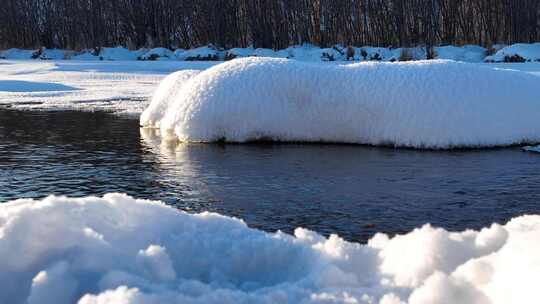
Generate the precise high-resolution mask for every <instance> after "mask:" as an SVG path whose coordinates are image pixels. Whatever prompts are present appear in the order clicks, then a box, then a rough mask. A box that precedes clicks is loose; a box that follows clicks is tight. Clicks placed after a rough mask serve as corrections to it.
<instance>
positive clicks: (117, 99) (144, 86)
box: [0, 60, 215, 117]
mask: <svg viewBox="0 0 540 304" xmlns="http://www.w3.org/2000/svg"><path fill="white" fill-rule="evenodd" d="M213 65H215V63H211V62H142V61H131V62H130V61H114V62H113V61H95V62H94V61H76V60H71V61H35V60H32V61H30V60H17V61H11V60H6V61H0V106H3V107H12V108H16V109H38V110H80V111H109V112H114V113H121V114H128V115H132V116H134V117H136V116H138V115H139V114H140V113H141V112H142V111H143V110H144V109H145V107H146V106H147V105H148V103H149V102H148V100H149V98H150V97H151V96H152V94H153V93H154V91H155V89H156V87H157V85H158V84H159V82H160V81H161V80H162V79H163V78H164V77H165V76H166V75H168V74H170V73H172V72H174V71H178V70H187V71H198V70H204V69H206V68H208V67H210V66H213Z"/></svg>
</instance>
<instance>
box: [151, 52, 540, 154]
mask: <svg viewBox="0 0 540 304" xmlns="http://www.w3.org/2000/svg"><path fill="white" fill-rule="evenodd" d="M539 86H540V78H538V77H537V76H535V75H532V74H528V73H524V72H519V71H512V70H498V69H493V68H489V67H486V66H480V65H476V64H467V63H458V62H453V61H413V62H407V63H374V62H369V63H356V64H349V65H337V64H333V65H326V64H313V63H303V62H299V61H293V60H286V59H270V58H245V59H239V60H234V61H231V62H227V63H223V64H220V65H217V66H215V67H212V68H210V69H208V70H206V71H204V72H201V73H200V74H197V75H196V76H195V77H193V78H192V79H190V80H188V81H185V79H184V78H182V79H181V80H180V81H179V82H178V84H177V85H175V86H174V88H173V90H175V92H172V93H171V92H167V93H164V92H160V90H158V92H157V93H156V98H154V99H153V101H152V104H154V105H151V106H150V108H149V111H150V109H157V108H159V109H160V111H152V113H151V114H149V113H145V114H143V115H142V116H141V125H142V126H146V127H158V126H159V127H160V128H161V129H162V131H164V132H162V133H163V134H172V133H174V134H175V135H176V136H177V137H178V139H179V140H181V141H186V142H200V141H202V142H211V141H220V140H225V141H230V142H245V141H251V140H260V139H265V140H268V139H270V140H275V141H302V142H319V141H323V142H340V143H360V144H374V145H393V146H405V147H416V148H452V147H486V146H500V145H510V144H519V143H524V142H540V120H539V119H538V117H539V115H540V95H539V94H538V87H539ZM164 88H165V87H164ZM165 89H166V88H165ZM171 99H172V100H171ZM160 104H166V105H167V106H166V107H164V106H160Z"/></svg>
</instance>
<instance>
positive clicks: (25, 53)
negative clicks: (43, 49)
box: [0, 49, 38, 59]
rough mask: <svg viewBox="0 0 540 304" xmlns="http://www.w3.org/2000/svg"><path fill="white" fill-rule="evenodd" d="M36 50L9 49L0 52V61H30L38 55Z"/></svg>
mask: <svg viewBox="0 0 540 304" xmlns="http://www.w3.org/2000/svg"><path fill="white" fill-rule="evenodd" d="M37 54H38V50H21V49H9V50H4V51H0V59H32V58H36V57H37V56H38V55H37Z"/></svg>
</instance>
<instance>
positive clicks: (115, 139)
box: [0, 110, 540, 241]
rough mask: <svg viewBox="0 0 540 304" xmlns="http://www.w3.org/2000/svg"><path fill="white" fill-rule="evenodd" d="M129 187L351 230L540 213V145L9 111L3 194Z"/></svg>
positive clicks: (2, 145) (142, 193)
mask: <svg viewBox="0 0 540 304" xmlns="http://www.w3.org/2000/svg"><path fill="white" fill-rule="evenodd" d="M108 192H125V193H128V194H130V195H132V196H135V197H137V198H148V199H156V200H163V201H165V202H166V203H168V204H170V205H173V206H176V207H178V208H180V209H183V210H188V211H191V212H198V211H204V210H209V211H216V212H219V213H222V214H225V215H229V216H236V217H239V218H242V219H244V220H245V221H246V222H247V223H248V224H249V225H250V226H251V227H256V228H260V229H264V230H267V231H275V230H277V229H281V230H283V231H286V232H292V231H293V230H294V228H295V227H298V226H302V227H306V228H309V229H312V230H315V231H317V232H320V233H323V234H325V235H328V234H330V233H337V234H339V235H340V236H343V237H345V238H346V239H349V240H355V241H365V240H366V239H367V238H369V237H370V236H372V235H373V234H374V233H375V232H378V231H380V232H387V233H399V232H406V231H409V230H411V229H413V228H415V227H418V226H420V225H422V224H424V223H427V222H429V223H432V224H434V225H436V226H441V227H445V228H447V229H451V230H463V229H465V228H475V229H478V228H481V227H483V226H486V225H489V224H490V223H492V222H494V221H495V222H505V221H506V220H508V219H510V218H511V217H514V216H517V215H521V214H525V213H540V203H539V202H540V154H534V153H527V152H523V151H521V149H520V148H508V149H496V150H473V151H446V152H441V151H416V150H400V149H391V148H373V147H365V146H354V145H297V144H273V145H272V144H258V145H256V144H250V145H217V144H179V145H175V146H173V145H162V144H161V143H160V139H159V137H157V136H156V135H155V134H153V132H152V131H149V130H141V129H139V126H138V121H137V120H134V119H127V118H121V117H118V116H114V115H111V114H105V113H81V112H19V111H11V110H0V202H5V201H9V200H12V199H15V198H42V197H44V196H47V195H49V194H58V195H60V194H61V195H69V196H86V195H102V194H104V193H108Z"/></svg>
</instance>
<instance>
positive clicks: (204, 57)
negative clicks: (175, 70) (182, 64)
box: [177, 45, 223, 61]
mask: <svg viewBox="0 0 540 304" xmlns="http://www.w3.org/2000/svg"><path fill="white" fill-rule="evenodd" d="M222 53H223V52H221V51H219V50H217V49H216V48H215V47H213V46H212V45H208V46H203V47H199V48H195V49H190V50H186V51H184V52H181V53H180V54H177V59H178V60H186V61H215V60H222V59H223V54H222Z"/></svg>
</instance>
